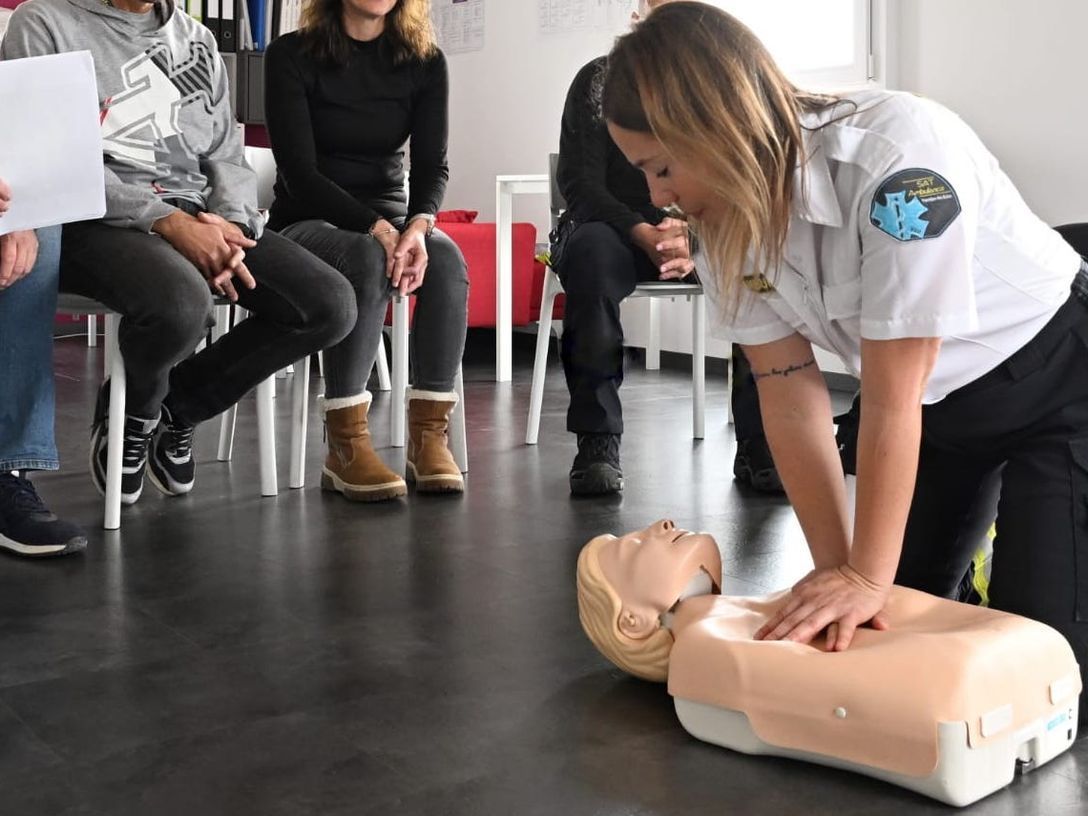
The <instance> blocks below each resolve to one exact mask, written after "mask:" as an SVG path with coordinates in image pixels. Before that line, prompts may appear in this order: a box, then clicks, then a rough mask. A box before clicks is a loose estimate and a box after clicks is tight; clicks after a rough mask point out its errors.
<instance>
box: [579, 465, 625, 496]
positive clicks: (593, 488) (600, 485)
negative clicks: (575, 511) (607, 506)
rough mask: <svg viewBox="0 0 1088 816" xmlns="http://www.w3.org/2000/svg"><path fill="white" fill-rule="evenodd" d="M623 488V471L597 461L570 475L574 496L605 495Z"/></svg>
mask: <svg viewBox="0 0 1088 816" xmlns="http://www.w3.org/2000/svg"><path fill="white" fill-rule="evenodd" d="M621 490H623V471H621V470H619V469H618V468H614V467H612V466H611V465H606V464H604V463H603V462H597V463H595V464H592V465H590V466H589V467H588V468H586V469H585V470H583V471H579V472H578V473H572V474H571V475H570V492H571V495H572V496H605V495H608V494H609V493H619V492H620V491H621Z"/></svg>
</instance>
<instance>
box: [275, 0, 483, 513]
mask: <svg viewBox="0 0 1088 816" xmlns="http://www.w3.org/2000/svg"><path fill="white" fill-rule="evenodd" d="M265 87H266V98H265V111H266V117H267V122H268V132H269V136H270V138H271V141H272V151H273V153H274V154H275V157H276V165H277V178H276V187H275V194H276V198H275V202H274V203H273V205H272V213H271V221H270V226H271V227H272V229H275V230H279V231H280V232H282V233H283V234H284V235H286V236H288V237H289V238H292V239H294V240H295V241H297V242H298V243H300V244H301V245H302V246H304V247H306V248H307V249H309V250H310V251H311V252H313V253H314V254H315V255H317V256H319V257H320V258H322V259H324V260H325V261H327V262H328V263H329V264H331V265H333V266H334V267H336V268H337V269H339V270H340V272H342V273H343V274H344V276H345V277H346V278H347V279H348V280H349V281H350V282H351V284H352V286H353V287H354V289H355V297H356V300H357V302H358V308H359V318H358V322H357V323H356V325H355V328H354V330H353V331H352V332H351V333H350V334H349V335H348V336H347V337H346V338H345V339H344V340H343V341H341V342H340V343H339V344H337V345H335V346H333V347H332V348H330V349H328V350H327V351H326V352H325V406H324V408H325V421H326V426H327V431H328V439H329V453H328V456H327V458H326V461H325V466H324V468H323V470H322V479H321V484H322V486H323V487H325V488H327V489H330V490H338V491H340V492H341V493H342V494H343V495H344V496H346V497H347V498H349V499H355V500H360V501H377V500H381V499H390V498H394V497H396V496H403V495H404V494H405V493H406V492H407V488H406V485H405V482H404V480H403V479H402V478H401V477H400V476H399V475H398V474H396V473H394V472H393V471H392V470H390V469H389V468H388V467H386V465H385V464H384V463H383V462H382V461H381V459H379V458H378V456H377V454H376V453H375V452H374V449H373V447H372V445H371V442H370V434H369V431H368V428H367V411H368V408H369V405H370V394H369V392H368V391H367V390H366V380H367V377H368V375H369V372H370V368H371V364H372V363H373V362H374V357H375V354H376V353H377V350H378V345H379V341H380V334H381V330H382V325H383V323H384V322H385V313H386V306H387V304H388V303H389V300H390V298H391V297H392V296H393V294H394V293H400V294H401V295H407V294H410V293H411V294H415V295H416V299H417V304H416V312H415V324H414V328H413V337H412V341H413V343H412V363H413V365H412V371H413V375H414V387H412V388H410V389H409V390H408V395H407V396H408V431H409V441H408V453H407V458H408V464H407V475H408V478H409V479H410V480H414V481H415V483H416V489H417V490H421V491H432V492H442V491H454V492H460V491H463V490H464V482H463V480H462V478H461V472H460V469H459V468H458V467H457V465H456V464H455V463H454V460H453V457H452V456H451V455H450V452H449V449H448V447H447V444H446V440H447V434H446V431H447V424H448V418H449V414H450V412H451V411H452V409H453V406H454V405H455V404H456V400H457V395H456V392H455V391H454V390H453V383H454V378H455V376H456V374H457V369H458V366H459V364H460V361H461V355H462V352H463V351H464V345H465V328H466V323H467V301H468V274H467V271H466V268H465V261H464V258H463V257H462V256H461V253H460V251H459V250H458V249H457V246H456V245H455V244H454V243H453V242H452V241H451V240H450V239H449V238H447V237H446V236H445V235H443V234H442V233H440V232H437V231H435V230H434V220H435V214H436V213H437V211H438V208H439V205H440V204H441V202H442V196H443V195H444V193H445V190H446V181H447V179H448V177H449V171H448V168H447V165H446V141H447V130H448V116H447V114H448V103H449V99H448V97H449V81H448V75H447V70H446V59H445V57H444V56H443V54H442V52H441V51H440V50H439V49H438V47H437V45H436V43H435V38H434V32H433V29H432V27H431V22H430V2H429V0H312V1H311V2H310V3H309V5H307V7H306V9H305V11H304V12H303V18H302V27H301V28H300V30H299V31H297V32H295V33H292V34H287V35H285V36H283V37H280V38H279V39H277V40H276V41H275V42H273V43H272V44H271V45H270V46H269V48H268V52H267V55H266V58H265ZM408 141H410V143H411V163H412V173H411V179H410V182H409V195H408V196H407V197H406V196H405V190H404V165H403V159H404V145H405V143H406V142H408ZM406 198H407V201H406Z"/></svg>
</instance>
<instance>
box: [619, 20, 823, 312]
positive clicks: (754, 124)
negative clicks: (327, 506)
mask: <svg viewBox="0 0 1088 816" xmlns="http://www.w3.org/2000/svg"><path fill="white" fill-rule="evenodd" d="M838 101H839V100H838V99H837V98H835V97H831V96H822V95H816V94H808V93H805V92H802V91H800V90H799V89H798V88H797V87H796V86H794V85H793V84H792V83H791V82H790V81H789V80H788V79H786V77H785V75H784V74H783V73H782V71H781V70H780V69H779V68H778V66H777V65H776V64H775V62H774V59H772V57H771V55H770V54H769V53H768V52H767V49H766V48H764V46H763V44H762V43H761V42H760V41H759V39H758V38H757V37H756V36H755V35H754V34H753V33H752V32H751V31H750V30H749V29H748V28H747V27H746V26H745V25H744V24H743V23H741V22H740V21H739V20H737V19H736V18H734V17H732V16H731V15H729V14H727V13H726V12H724V11H721V10H720V9H716V8H714V7H712V6H709V5H707V4H705V3H697V2H670V3H666V4H665V5H663V6H661V7H660V8H657V9H655V10H654V12H653V13H652V14H650V15H649V16H648V17H647V18H646V19H645V20H644V21H642V22H640V23H639V24H638V25H636V26H635V28H634V29H633V30H632V31H631V33H629V34H627V35H625V36H623V37H620V38H619V40H618V41H617V42H616V45H615V47H614V48H613V49H612V53H611V54H610V55H609V57H608V75H607V77H606V79H605V83H604V91H603V99H602V111H603V115H604V118H605V119H606V120H608V121H609V122H612V123H613V124H615V125H618V126H619V127H621V128H624V129H625V130H632V131H638V132H641V133H651V134H653V136H654V137H655V138H656V139H657V140H658V141H659V142H661V144H662V146H663V147H664V149H665V151H666V153H667V154H668V155H669V156H671V157H672V158H674V159H676V160H678V161H680V162H682V163H684V164H685V165H688V166H689V167H692V168H693V169H694V170H695V171H696V172H698V173H699V174H700V175H701V177H702V178H703V179H705V182H706V184H707V185H708V186H709V187H710V188H711V190H712V192H713V194H714V196H715V198H716V199H717V202H718V203H720V204H721V205H722V209H723V210H724V212H723V213H722V214H720V216H719V214H717V213H716V215H715V220H714V221H713V222H712V223H699V224H698V225H697V226H698V232H699V238H700V241H701V242H702V244H703V246H704V247H705V248H706V252H707V255H708V257H709V259H710V261H711V264H712V268H713V269H714V270H716V273H717V275H718V278H719V282H720V289H721V291H722V292H723V294H727V296H730V295H731V299H735V297H736V291H737V289H736V287H737V285H738V284H739V282H740V280H741V278H742V277H743V276H744V275H745V274H753V275H759V274H766V273H767V272H769V271H773V270H774V269H776V268H777V267H778V264H779V263H780V261H781V259H782V252H783V247H784V246H785V242H786V233H787V230H788V228H789V222H790V205H791V203H792V198H793V179H794V173H795V172H796V169H797V165H798V162H799V161H801V160H803V158H804V157H803V141H802V136H801V130H802V128H801V114H802V113H804V112H806V111H812V110H821V109H823V108H826V107H829V106H831V105H833V104H835V103H836V102H838ZM749 264H752V266H751V268H749Z"/></svg>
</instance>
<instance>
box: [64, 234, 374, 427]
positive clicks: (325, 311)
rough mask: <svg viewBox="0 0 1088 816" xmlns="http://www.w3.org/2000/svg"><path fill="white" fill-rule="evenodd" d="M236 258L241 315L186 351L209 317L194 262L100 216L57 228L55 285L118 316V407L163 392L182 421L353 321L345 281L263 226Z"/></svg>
mask: <svg viewBox="0 0 1088 816" xmlns="http://www.w3.org/2000/svg"><path fill="white" fill-rule="evenodd" d="M245 263H246V266H247V267H248V268H249V271H250V272H251V273H252V274H253V277H254V278H255V279H256V281H257V288H256V289H252V290H250V289H246V288H245V287H243V286H241V285H238V286H237V289H238V303H239V305H240V306H242V307H244V308H245V309H247V310H249V312H250V317H249V318H247V319H246V320H244V321H242V322H241V323H240V324H239V325H238V326H237V328H234V329H232V330H231V331H230V332H228V333H227V334H226V335H225V336H224V337H223V338H222V339H220V340H219V341H217V342H216V343H214V344H212V345H210V346H208V347H207V348H205V349H204V350H203V351H201V352H200V353H199V354H193V349H195V348H196V345H197V343H198V342H199V341H200V339H201V338H202V337H204V334H205V333H206V331H207V329H208V328H209V327H210V326H211V325H212V323H213V320H212V294H211V291H210V290H209V288H208V284H207V282H206V281H205V280H204V278H203V276H202V275H201V274H200V272H199V271H198V270H197V268H196V267H195V266H193V265H192V264H191V263H190V262H189V261H188V260H186V259H185V257H184V256H182V255H181V253H179V252H178V251H177V250H175V249H174V248H173V247H172V246H170V244H169V243H167V242H166V241H165V240H164V239H163V238H161V237H159V236H158V235H150V234H147V233H143V232H138V231H136V230H132V229H123V228H119V227H111V226H107V225H105V224H103V223H101V222H100V221H87V222H83V223H78V224H71V225H69V226H68V227H66V228H65V230H64V237H63V241H62V245H61V277H60V288H61V291H64V292H73V293H75V294H79V295H85V296H87V297H92V298H94V299H95V300H98V301H100V302H102V303H104V304H105V305H106V306H108V307H110V308H111V309H113V310H115V311H117V312H118V313H120V315H121V325H120V331H119V339H120V345H121V356H122V357H123V358H124V360H125V376H126V381H127V388H126V394H125V405H126V407H125V411H126V413H127V414H129V415H130V416H136V417H141V418H144V419H153V418H158V416H159V411H160V407H161V405H162V402H163V400H164V399H166V398H167V394H169V405H170V409H171V411H172V412H173V413H174V414H175V415H176V416H178V417H179V418H181V419H182V420H184V421H188V422H190V423H193V424H196V423H198V422H201V421H203V420H205V419H209V418H210V417H213V416H215V415H216V414H218V413H221V412H222V411H224V410H225V409H227V408H229V407H230V406H231V405H233V404H234V403H236V402H237V401H238V400H239V399H240V398H241V397H242V396H243V395H244V394H245V393H246V392H247V391H249V390H250V389H251V388H253V387H254V386H255V385H257V383H259V382H261V380H263V379H265V378H266V377H268V376H269V375H270V374H273V373H274V372H276V371H278V370H279V369H281V368H283V367H284V366H287V365H290V364H291V363H294V362H297V361H298V360H301V359H302V358H304V357H306V356H307V355H309V354H311V353H313V352H315V351H320V350H322V349H324V348H325V347H326V346H329V345H332V344H333V343H336V342H338V341H339V340H340V339H341V338H342V337H343V336H344V335H345V334H347V333H348V331H349V330H350V329H351V327H352V326H353V325H354V324H355V297H354V295H353V293H352V291H351V286H350V285H349V284H348V282H347V281H346V280H344V278H343V276H342V275H341V274H340V273H339V272H337V271H336V270H335V269H333V268H332V267H330V266H328V265H327V264H325V263H324V262H323V261H321V260H319V259H317V258H315V257H314V256H313V255H311V254H310V253H309V252H307V251H306V250H304V249H303V248H302V247H300V246H298V245H297V244H294V243H292V242H291V241H289V240H288V239H286V238H284V237H283V236H281V235H277V234H276V233H274V232H271V231H268V232H265V234H264V236H263V237H262V238H261V240H260V241H258V242H257V246H255V247H253V248H252V249H249V250H247V251H246V260H245Z"/></svg>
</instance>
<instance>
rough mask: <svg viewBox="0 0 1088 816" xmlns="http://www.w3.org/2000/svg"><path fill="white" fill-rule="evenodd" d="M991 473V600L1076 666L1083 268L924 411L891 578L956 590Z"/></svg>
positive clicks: (1084, 573)
mask: <svg viewBox="0 0 1088 816" xmlns="http://www.w3.org/2000/svg"><path fill="white" fill-rule="evenodd" d="M1078 290H1079V292H1080V293H1079V295H1078V294H1077V292H1078ZM998 476H999V478H1000V483H1001V492H1000V498H999V501H998V507H997V538H996V540H995V541H994V556H993V566H992V574H991V579H990V606H991V607H992V608H994V609H1000V610H1003V611H1006V612H1014V613H1016V614H1019V615H1024V616H1025V617H1028V618H1032V619H1034V620H1037V621H1041V622H1043V623H1046V624H1048V625H1050V626H1052V627H1053V628H1055V629H1057V630H1058V631H1059V632H1061V633H1062V634H1063V635H1064V636H1065V637H1066V639H1067V640H1068V641H1069V643H1070V645H1071V646H1072V647H1073V652H1074V654H1075V655H1076V657H1077V661H1078V662H1079V663H1080V665H1081V671H1082V673H1083V672H1084V671H1085V669H1088V266H1086V267H1085V268H1083V269H1082V270H1081V272H1080V274H1079V276H1078V279H1077V282H1076V283H1075V284H1074V294H1073V295H1071V296H1070V298H1069V300H1068V301H1067V302H1066V303H1065V304H1064V305H1063V306H1062V307H1061V309H1059V310H1058V312H1057V313H1056V314H1055V315H1054V317H1053V318H1052V319H1051V320H1050V322H1049V323H1048V324H1047V325H1046V326H1045V327H1044V328H1043V329H1042V330H1041V331H1040V332H1039V333H1038V334H1037V335H1036V336H1035V337H1034V338H1033V339H1032V340H1031V341H1030V342H1028V343H1027V345H1025V346H1024V347H1023V348H1021V349H1020V350H1019V351H1018V352H1016V353H1015V354H1014V355H1012V357H1010V358H1009V359H1008V360H1006V361H1005V362H1004V363H1002V364H1001V365H1000V366H998V367H997V368H995V369H993V370H992V371H990V372H989V373H987V374H985V375H983V376H982V377H980V378H979V379H977V380H975V381H974V382H971V383H969V384H967V385H965V386H963V387H962V388H959V389H957V390H956V391H954V392H952V393H951V394H950V395H948V396H947V397H946V398H945V399H943V400H941V401H940V402H938V403H936V404H934V405H928V406H925V408H924V409H923V413H922V445H921V455H920V460H919V466H918V481H917V484H916V486H915V491H914V499H913V502H912V504H911V509H910V515H909V518H908V521H907V529H906V535H905V538H904V542H903V554H902V557H901V559H900V563H899V571H898V573H897V575H896V583H898V584H901V585H903V586H907V587H912V588H915V589H921V590H924V591H927V592H931V593H933V594H935V595H942V596H945V597H955V594H956V590H957V586H958V585H959V582H960V579H961V577H962V576H963V575H964V572H965V571H966V569H967V565H968V563H969V562H970V560H971V557H972V555H973V554H974V551H975V549H976V547H977V545H978V539H977V537H976V535H975V534H972V533H968V532H967V531H966V529H965V528H966V527H967V526H968V525H970V524H972V523H974V522H973V520H974V519H977V517H978V512H977V511H978V507H977V505H978V504H979V503H980V502H986V501H987V500H988V496H989V495H990V490H988V488H987V486H988V485H990V484H993V481H994V479H995V478H997V477H998ZM1086 685H1088V683H1086ZM1083 713H1085V712H1084V708H1082V714H1083Z"/></svg>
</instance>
